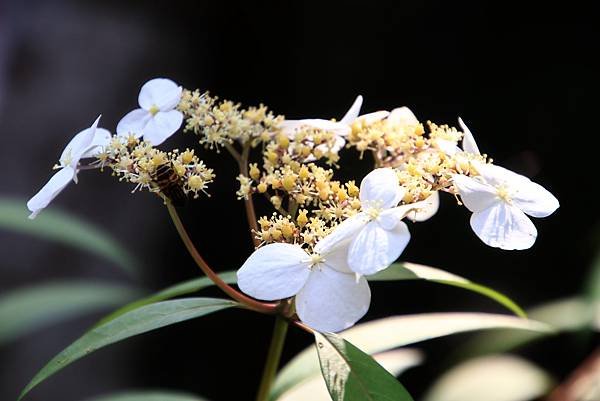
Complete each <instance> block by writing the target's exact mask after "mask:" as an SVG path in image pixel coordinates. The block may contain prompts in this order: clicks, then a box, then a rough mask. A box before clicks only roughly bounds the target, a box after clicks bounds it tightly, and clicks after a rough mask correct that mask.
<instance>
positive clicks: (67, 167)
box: [27, 116, 110, 219]
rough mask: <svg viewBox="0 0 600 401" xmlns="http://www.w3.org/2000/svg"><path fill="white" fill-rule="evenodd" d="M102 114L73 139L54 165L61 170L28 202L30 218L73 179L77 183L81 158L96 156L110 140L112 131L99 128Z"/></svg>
mask: <svg viewBox="0 0 600 401" xmlns="http://www.w3.org/2000/svg"><path fill="white" fill-rule="evenodd" d="M99 121H100V116H99V117H98V118H97V119H96V121H94V123H93V124H92V126H91V127H90V128H87V129H84V130H83V131H81V132H79V133H78V134H77V135H75V136H74V137H73V139H71V141H70V142H69V143H68V144H67V146H66V147H65V149H64V150H63V152H62V154H61V155H60V159H59V163H58V164H57V165H56V166H55V167H54V168H55V169H59V171H58V172H57V173H56V174H54V175H53V176H52V178H50V180H49V181H48V182H47V183H46V185H44V186H43V187H42V189H40V191H39V192H38V193H37V194H35V195H34V196H33V198H31V199H30V200H29V201H28V202H27V208H28V209H29V210H30V211H31V215H29V218H30V219H33V218H35V216H37V215H38V213H40V212H41V211H42V209H44V208H45V207H46V206H48V204H49V203H50V202H51V201H52V200H53V199H54V198H56V196H57V195H58V194H59V193H60V192H61V191H62V190H63V189H64V188H65V187H66V186H67V185H68V184H69V183H70V182H71V180H73V181H74V182H75V183H77V181H78V180H77V173H78V165H79V160H81V159H84V158H87V157H94V156H96V155H97V154H98V153H99V152H100V151H101V149H102V147H103V146H105V145H107V144H108V142H109V141H110V132H108V131H107V130H105V129H103V128H98V122H99Z"/></svg>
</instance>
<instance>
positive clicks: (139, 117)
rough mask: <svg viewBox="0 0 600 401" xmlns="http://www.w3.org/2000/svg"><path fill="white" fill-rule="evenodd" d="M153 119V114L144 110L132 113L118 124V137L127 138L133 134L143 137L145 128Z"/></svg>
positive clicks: (136, 110)
mask: <svg viewBox="0 0 600 401" xmlns="http://www.w3.org/2000/svg"><path fill="white" fill-rule="evenodd" d="M151 119H152V114H150V112H148V111H146V110H144V109H135V110H133V111H130V112H129V113H127V114H126V115H125V117H123V118H122V119H121V121H119V124H117V135H119V136H124V137H126V136H128V135H129V134H133V135H135V137H136V138H139V137H141V136H142V135H143V133H144V128H145V127H146V125H147V124H148V122H149V121H150V120H151Z"/></svg>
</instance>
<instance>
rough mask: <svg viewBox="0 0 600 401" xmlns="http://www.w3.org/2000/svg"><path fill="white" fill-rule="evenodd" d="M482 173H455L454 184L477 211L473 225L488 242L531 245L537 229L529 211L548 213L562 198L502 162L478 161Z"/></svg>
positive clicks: (521, 246) (540, 214)
mask: <svg viewBox="0 0 600 401" xmlns="http://www.w3.org/2000/svg"><path fill="white" fill-rule="evenodd" d="M475 167H476V169H477V171H478V172H479V174H480V175H479V176H476V177H467V176H465V175H460V174H457V175H454V176H453V177H452V179H453V181H454V186H455V187H456V189H457V190H458V192H459V194H460V197H461V199H462V201H463V203H464V204H465V206H466V207H467V208H468V209H469V210H470V211H472V212H473V215H472V216H471V228H473V231H475V234H477V236H478V237H479V238H480V239H481V240H482V241H483V242H484V243H486V244H487V245H489V246H492V247H495V248H501V249H508V250H511V249H528V248H530V247H531V246H532V245H533V244H534V242H535V239H536V237H537V230H536V228H535V226H534V225H533V223H532V222H531V220H530V219H529V218H528V217H527V216H526V214H528V215H530V216H533V217H546V216H549V215H550V214H552V213H553V212H554V211H555V210H556V209H557V208H558V207H559V202H558V200H557V199H556V198H555V197H554V195H552V194H551V193H550V192H548V191H547V190H546V189H545V188H544V187H542V186H541V185H539V184H536V183H535V182H532V181H531V180H530V179H529V178H527V177H525V176H522V175H520V174H517V173H514V172H512V171H510V170H507V169H505V168H503V167H500V166H495V165H491V164H483V163H478V164H476V165H475Z"/></svg>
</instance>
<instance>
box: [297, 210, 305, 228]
mask: <svg viewBox="0 0 600 401" xmlns="http://www.w3.org/2000/svg"><path fill="white" fill-rule="evenodd" d="M306 213H308V211H307V210H300V212H299V213H298V218H297V219H296V221H297V222H298V225H299V226H300V227H304V226H305V225H306V223H308V217H307V216H306Z"/></svg>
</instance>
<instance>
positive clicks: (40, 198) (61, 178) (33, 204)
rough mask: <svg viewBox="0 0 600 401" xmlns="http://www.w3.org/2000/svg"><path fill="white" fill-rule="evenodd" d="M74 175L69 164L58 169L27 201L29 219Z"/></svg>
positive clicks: (46, 204)
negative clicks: (29, 213) (29, 212)
mask: <svg viewBox="0 0 600 401" xmlns="http://www.w3.org/2000/svg"><path fill="white" fill-rule="evenodd" d="M74 176H75V170H74V169H73V168H71V167H70V166H67V167H65V168H62V169H60V170H59V171H58V172H57V173H56V174H54V175H53V176H52V178H50V180H49V181H48V182H47V183H46V185H44V186H43V187H42V189H40V190H39V192H38V193H37V194H35V195H34V196H33V198H31V199H29V201H28V202H27V208H28V209H29V210H30V211H31V215H30V216H29V218H30V219H33V218H35V216H37V215H38V213H39V212H41V211H42V209H44V208H45V207H46V206H48V204H49V203H50V202H52V200H53V199H54V198H56V196H57V195H58V194H59V193H60V191H62V190H63V189H64V188H65V187H66V186H67V185H68V184H69V183H70V182H71V180H72V179H73V177H74Z"/></svg>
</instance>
